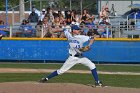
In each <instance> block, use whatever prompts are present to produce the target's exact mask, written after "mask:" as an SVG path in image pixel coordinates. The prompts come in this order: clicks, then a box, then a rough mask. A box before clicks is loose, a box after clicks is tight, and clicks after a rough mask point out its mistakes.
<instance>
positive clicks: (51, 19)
mask: <svg viewBox="0 0 140 93" xmlns="http://www.w3.org/2000/svg"><path fill="white" fill-rule="evenodd" d="M53 14H54V12H53V10H52V9H51V8H50V7H48V8H47V13H46V15H45V16H46V17H48V18H49V19H48V21H49V23H52V22H53V21H54V15H53Z"/></svg>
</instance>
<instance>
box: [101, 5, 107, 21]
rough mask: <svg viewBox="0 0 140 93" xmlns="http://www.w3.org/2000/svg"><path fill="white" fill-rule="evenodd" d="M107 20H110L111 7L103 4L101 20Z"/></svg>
mask: <svg viewBox="0 0 140 93" xmlns="http://www.w3.org/2000/svg"><path fill="white" fill-rule="evenodd" d="M102 20H106V21H107V22H109V8H108V6H103V7H102V11H101V12H100V22H101V21H102Z"/></svg>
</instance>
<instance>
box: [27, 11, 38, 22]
mask: <svg viewBox="0 0 140 93" xmlns="http://www.w3.org/2000/svg"><path fill="white" fill-rule="evenodd" d="M38 19H39V16H38V14H37V13H35V9H34V8H33V9H32V13H31V14H30V15H29V17H28V20H29V22H31V23H37V22H38Z"/></svg>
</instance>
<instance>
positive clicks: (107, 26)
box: [106, 25, 109, 38]
mask: <svg viewBox="0 0 140 93" xmlns="http://www.w3.org/2000/svg"><path fill="white" fill-rule="evenodd" d="M108 34H109V32H108V25H107V26H106V35H107V36H106V37H107V38H108V37H109V36H108Z"/></svg>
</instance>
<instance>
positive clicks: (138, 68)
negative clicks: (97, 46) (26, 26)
mask: <svg viewBox="0 0 140 93" xmlns="http://www.w3.org/2000/svg"><path fill="white" fill-rule="evenodd" d="M61 66H62V64H48V63H45V64H43V63H41V64H35V63H23V64H22V63H0V68H28V69H58V68H60V67H61ZM96 67H97V70H98V71H111V72H140V65H139V64H138V65H129V64H128V65H100V64H98V65H96ZM72 69H73V70H77V69H78V70H88V68H87V67H85V66H83V65H75V66H74V67H73V68H72Z"/></svg>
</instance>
